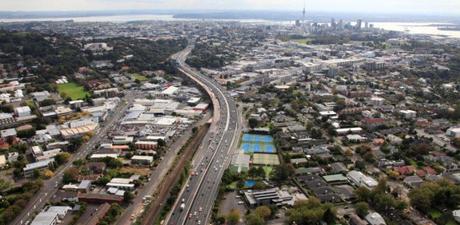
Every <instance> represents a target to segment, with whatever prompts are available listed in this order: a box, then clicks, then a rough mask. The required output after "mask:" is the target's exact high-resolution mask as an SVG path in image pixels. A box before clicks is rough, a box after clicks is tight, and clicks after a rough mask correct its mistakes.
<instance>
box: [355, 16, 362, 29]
mask: <svg viewBox="0 0 460 225" xmlns="http://www.w3.org/2000/svg"><path fill="white" fill-rule="evenodd" d="M362 23H363V21H362V20H360V19H359V20H358V21H356V29H358V30H359V29H361V27H362Z"/></svg>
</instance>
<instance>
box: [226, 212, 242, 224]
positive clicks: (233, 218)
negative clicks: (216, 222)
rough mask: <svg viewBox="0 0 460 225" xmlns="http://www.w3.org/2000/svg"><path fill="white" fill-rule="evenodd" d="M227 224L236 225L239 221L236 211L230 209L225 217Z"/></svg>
mask: <svg viewBox="0 0 460 225" xmlns="http://www.w3.org/2000/svg"><path fill="white" fill-rule="evenodd" d="M226 220H227V224H229V225H236V224H238V223H239V221H240V211H238V210H237V209H232V210H230V212H229V213H228V215H227V216H226Z"/></svg>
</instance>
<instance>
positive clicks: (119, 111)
mask: <svg viewBox="0 0 460 225" xmlns="http://www.w3.org/2000/svg"><path fill="white" fill-rule="evenodd" d="M134 97H135V96H134V95H133V94H132V93H131V92H127V94H126V95H125V97H124V98H122V100H121V102H120V104H118V106H117V107H116V108H115V109H114V110H113V111H112V114H111V115H110V116H109V117H108V118H107V120H106V121H105V122H104V123H102V126H101V127H100V128H99V129H98V130H97V131H96V133H95V134H94V136H93V137H92V138H91V139H90V140H89V141H88V142H87V143H85V144H83V145H82V146H81V147H80V148H79V149H78V150H77V151H76V152H75V153H74V154H73V155H72V156H71V158H70V159H69V161H68V162H67V163H66V164H64V166H61V167H59V168H58V170H57V171H56V173H55V175H54V177H52V178H51V179H49V180H45V181H43V187H42V188H41V189H40V190H39V191H38V193H36V194H35V195H34V196H33V197H32V199H30V201H29V202H28V204H27V206H26V207H25V208H24V210H22V212H21V213H20V214H19V215H18V216H17V217H16V219H15V220H13V221H12V222H11V224H18V225H23V224H29V223H30V222H31V221H32V219H33V216H34V213H33V212H35V211H37V212H38V211H40V210H41V209H42V208H43V207H44V206H45V204H46V203H47V202H48V201H49V200H50V199H51V197H52V196H53V195H54V194H55V193H56V191H57V190H58V188H59V186H60V184H61V182H62V177H63V175H64V171H65V170H66V169H68V168H70V167H72V165H73V164H72V163H73V162H75V161H76V160H79V159H84V158H85V157H86V156H87V155H88V154H89V153H90V152H91V151H92V150H94V149H95V147H96V145H97V144H99V142H100V141H101V140H102V139H104V138H105V136H106V134H107V132H108V131H109V130H110V129H112V128H113V126H114V125H115V124H116V123H117V122H118V121H119V120H120V118H121V117H122V116H123V115H124V113H125V111H126V110H127V109H128V107H129V105H130V104H131V102H132V101H133V100H134Z"/></svg>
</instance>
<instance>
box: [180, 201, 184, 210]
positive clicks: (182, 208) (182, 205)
mask: <svg viewBox="0 0 460 225" xmlns="http://www.w3.org/2000/svg"><path fill="white" fill-rule="evenodd" d="M184 209H185V203H182V204H180V210H181V211H182V210H184Z"/></svg>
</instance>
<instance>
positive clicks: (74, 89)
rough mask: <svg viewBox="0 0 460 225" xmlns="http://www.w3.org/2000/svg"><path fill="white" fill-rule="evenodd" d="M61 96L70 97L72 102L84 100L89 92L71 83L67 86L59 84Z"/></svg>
mask: <svg viewBox="0 0 460 225" xmlns="http://www.w3.org/2000/svg"><path fill="white" fill-rule="evenodd" d="M57 88H58V91H59V94H61V95H62V94H63V93H64V95H65V96H68V97H70V98H71V99H72V100H77V99H84V98H85V96H86V95H87V94H88V92H86V91H85V88H84V87H83V86H80V85H78V84H76V83H73V82H70V83H66V84H58V87H57Z"/></svg>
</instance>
